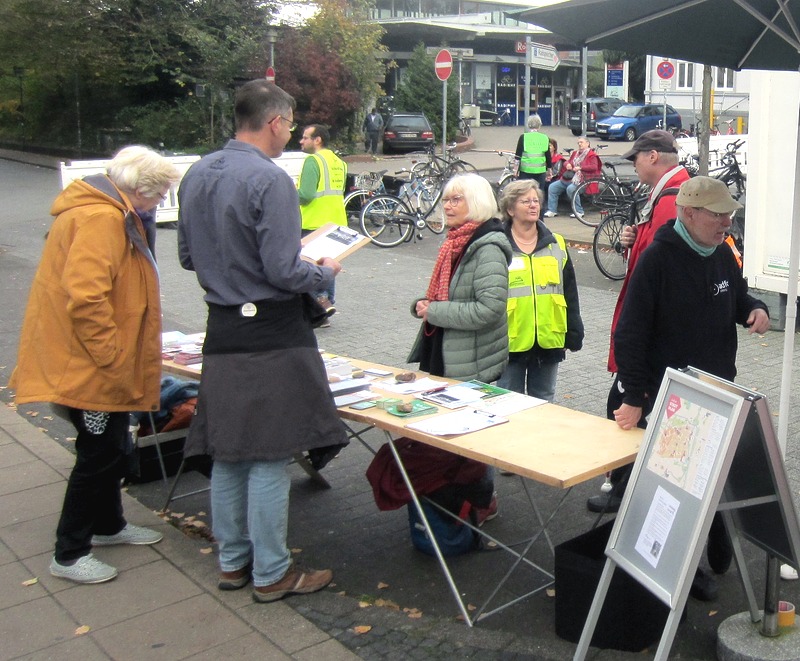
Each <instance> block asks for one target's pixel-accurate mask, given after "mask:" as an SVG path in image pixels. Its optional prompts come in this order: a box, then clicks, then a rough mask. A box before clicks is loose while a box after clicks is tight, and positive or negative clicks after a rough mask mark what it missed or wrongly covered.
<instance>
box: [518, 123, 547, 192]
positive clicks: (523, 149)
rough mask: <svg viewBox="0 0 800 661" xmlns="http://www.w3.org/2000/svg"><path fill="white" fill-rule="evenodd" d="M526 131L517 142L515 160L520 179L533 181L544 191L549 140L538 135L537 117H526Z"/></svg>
mask: <svg viewBox="0 0 800 661" xmlns="http://www.w3.org/2000/svg"><path fill="white" fill-rule="evenodd" d="M527 125H528V130H527V131H526V132H525V133H523V134H522V135H521V136H519V140H517V151H516V154H517V159H519V161H518V162H519V169H518V171H517V176H518V178H520V179H535V180H536V181H537V182H538V183H539V187H540V188H541V189H542V190H544V187H545V180H546V176H547V172H548V171H549V170H550V165H551V163H550V140H549V138H548V137H547V136H546V135H545V134H544V133H540V132H539V129H541V128H542V119H541V117H539V115H535V114H534V115H531V116H530V117H528V123H527Z"/></svg>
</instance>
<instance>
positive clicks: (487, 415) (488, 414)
mask: <svg viewBox="0 0 800 661" xmlns="http://www.w3.org/2000/svg"><path fill="white" fill-rule="evenodd" d="M472 412H473V413H480V414H481V415H482V416H483V417H484V418H495V417H497V414H496V413H486V412H485V411H479V410H478V409H472Z"/></svg>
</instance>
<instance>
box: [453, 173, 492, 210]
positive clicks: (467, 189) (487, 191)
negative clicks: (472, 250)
mask: <svg viewBox="0 0 800 661" xmlns="http://www.w3.org/2000/svg"><path fill="white" fill-rule="evenodd" d="M453 193H458V194H459V195H463V196H464V201H465V202H466V203H467V210H468V214H467V219H468V220H472V221H474V222H476V223H483V222H485V221H487V220H489V219H490V218H494V217H495V216H497V213H498V209H497V200H496V199H495V196H494V190H492V185H491V184H490V183H489V182H488V181H487V180H486V179H484V178H483V177H481V176H480V175H479V174H475V173H473V172H468V173H466V174H459V175H456V176H455V177H453V178H452V179H451V180H450V181H448V182H447V183H446V184H445V186H444V190H443V191H442V197H448V196H449V195H451V194H453Z"/></svg>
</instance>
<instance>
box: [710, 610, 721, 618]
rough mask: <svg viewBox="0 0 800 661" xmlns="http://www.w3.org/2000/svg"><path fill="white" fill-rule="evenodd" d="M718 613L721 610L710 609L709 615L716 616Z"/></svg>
mask: <svg viewBox="0 0 800 661" xmlns="http://www.w3.org/2000/svg"><path fill="white" fill-rule="evenodd" d="M717 613H719V611H708V616H709V617H714V616H715V615H716V614H717Z"/></svg>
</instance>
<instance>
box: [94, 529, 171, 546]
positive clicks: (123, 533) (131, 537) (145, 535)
mask: <svg viewBox="0 0 800 661" xmlns="http://www.w3.org/2000/svg"><path fill="white" fill-rule="evenodd" d="M162 539H164V535H162V534H161V533H160V532H157V531H155V530H150V528H141V527H139V526H133V525H131V524H130V523H128V524H127V525H126V526H125V527H124V528H123V529H122V530H120V531H119V532H118V533H117V534H116V535H94V536H93V537H92V546H113V545H114V544H137V545H139V544H155V543H156V542H160V541H161V540H162Z"/></svg>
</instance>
